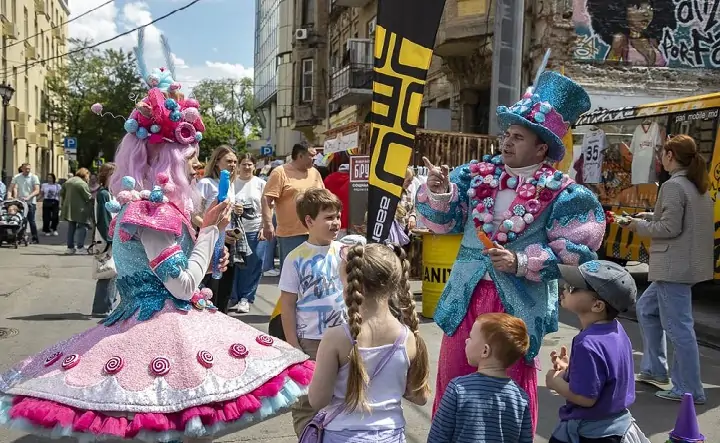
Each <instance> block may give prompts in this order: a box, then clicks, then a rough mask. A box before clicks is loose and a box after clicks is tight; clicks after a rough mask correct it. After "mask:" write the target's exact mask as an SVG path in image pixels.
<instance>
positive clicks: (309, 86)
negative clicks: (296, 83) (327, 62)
mask: <svg viewBox="0 0 720 443" xmlns="http://www.w3.org/2000/svg"><path fill="white" fill-rule="evenodd" d="M313 64H314V63H313V59H311V58H306V59H303V61H302V77H301V79H300V101H302V102H303V103H307V102H311V101H312V99H313Z"/></svg>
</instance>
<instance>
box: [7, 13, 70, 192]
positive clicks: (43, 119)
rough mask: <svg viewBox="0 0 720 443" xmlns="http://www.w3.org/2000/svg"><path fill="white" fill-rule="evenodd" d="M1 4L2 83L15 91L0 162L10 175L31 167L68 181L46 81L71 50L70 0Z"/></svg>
mask: <svg viewBox="0 0 720 443" xmlns="http://www.w3.org/2000/svg"><path fill="white" fill-rule="evenodd" d="M0 1H1V3H0V13H1V14H2V17H0V19H1V20H2V82H3V83H5V84H9V85H11V86H12V87H13V88H14V89H15V93H14V94H13V96H12V99H11V100H10V103H9V105H8V106H7V115H6V116H5V117H6V121H7V125H6V126H5V127H4V128H2V130H3V131H7V135H8V137H6V138H7V144H6V145H5V146H3V153H2V155H0V157H1V158H0V161H1V162H3V168H5V164H4V162H7V168H6V169H7V172H8V174H9V175H10V176H12V175H13V174H14V173H17V169H18V167H19V166H20V165H22V164H23V163H29V164H30V165H31V167H32V168H33V171H34V172H35V173H36V174H38V175H39V176H41V177H42V178H44V177H45V176H46V175H47V174H48V173H50V172H53V173H54V174H55V175H56V176H57V177H58V178H62V177H65V176H66V175H67V173H68V161H67V159H66V156H65V153H64V150H63V132H62V130H61V129H62V128H60V125H59V124H57V123H55V122H54V121H53V119H52V116H50V115H48V112H47V103H48V102H49V101H51V100H52V99H53V98H52V97H50V96H49V93H48V88H47V85H46V78H47V77H48V76H50V75H52V74H53V72H55V71H56V70H57V69H58V68H60V67H61V66H62V64H63V55H64V54H65V52H66V51H67V35H68V30H67V20H68V16H69V15H70V10H69V9H68V3H67V0H0ZM0 126H2V125H0ZM3 135H4V134H3ZM4 139H5V138H0V140H4Z"/></svg>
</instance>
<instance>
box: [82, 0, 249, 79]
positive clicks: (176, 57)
mask: <svg viewBox="0 0 720 443" xmlns="http://www.w3.org/2000/svg"><path fill="white" fill-rule="evenodd" d="M104 2H105V0H73V1H72V2H71V3H70V6H71V9H70V12H71V14H70V15H71V18H72V17H74V16H77V15H80V14H82V13H84V12H86V11H89V10H90V9H93V8H96V7H98V6H99V5H101V4H103V3H104ZM188 12H190V11H189V10H188V11H183V12H179V13H178V17H179V16H180V14H184V13H188ZM190 13H191V12H190ZM173 19H176V18H175V17H174V16H172V18H170V17H169V18H168V19H167V20H168V22H170V21H171V20H173ZM152 20H153V17H152V14H151V12H150V8H149V6H148V4H147V3H145V2H144V1H141V0H135V1H132V2H130V3H126V4H125V5H124V6H123V7H122V9H119V8H118V7H117V6H116V5H115V3H110V4H108V5H106V6H103V7H102V8H100V9H98V10H97V11H94V12H91V13H90V14H88V15H86V16H84V17H82V18H79V19H77V20H75V21H73V22H71V23H70V24H69V27H70V37H73V38H79V39H90V40H93V41H95V42H99V41H102V40H106V39H109V38H112V37H115V36H116V35H118V34H120V33H122V32H126V31H128V30H130V29H133V28H136V27H138V26H140V25H144V24H146V23H149V22H150V21H152ZM163 23H164V22H163V21H161V22H158V23H157V25H158V26H155V25H150V26H147V27H146V28H145V62H146V64H147V67H148V69H154V68H158V67H161V66H165V65H167V62H166V61H165V59H164V57H163V51H162V46H161V44H160V35H161V33H162V26H163ZM136 44H137V33H136V32H133V33H131V34H128V35H126V36H123V37H120V38H118V39H117V40H114V41H112V42H109V43H107V44H106V45H105V46H104V47H109V48H122V49H124V50H126V51H128V50H132V48H133V47H135V45H136ZM170 45H171V46H172V41H170ZM211 50H212V52H217V49H216V48H211ZM182 56H183V54H182V53H181V54H175V53H173V54H172V58H173V62H174V64H175V68H176V75H177V77H178V78H176V80H177V81H179V82H180V83H182V84H183V91H184V92H186V93H187V92H189V91H188V89H191V88H192V86H193V85H194V84H196V83H197V82H198V81H200V80H202V79H205V78H211V79H219V78H227V77H232V78H242V77H252V75H253V70H252V67H244V66H242V65H240V64H233V63H228V62H220V61H211V60H206V61H205V62H204V63H203V64H196V65H188V63H187V62H186V61H185V60H184V59H183V58H182ZM185 56H186V55H185Z"/></svg>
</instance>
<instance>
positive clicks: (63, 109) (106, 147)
mask: <svg viewBox="0 0 720 443" xmlns="http://www.w3.org/2000/svg"><path fill="white" fill-rule="evenodd" d="M90 43H91V42H89V41H83V40H77V39H71V40H70V47H71V49H78V48H87V47H88V46H89V45H90ZM47 84H48V89H49V96H50V99H49V101H48V103H47V109H48V111H49V112H50V113H51V114H52V115H54V117H55V119H56V121H57V122H58V123H59V124H60V125H63V126H64V129H65V131H66V134H67V136H68V137H76V138H77V140H78V154H77V155H78V165H79V166H85V167H90V166H92V164H93V159H95V158H96V157H97V156H98V154H99V153H100V152H102V153H103V156H104V157H105V159H106V160H107V161H111V160H112V158H113V156H114V154H115V148H116V147H117V145H118V143H119V142H120V139H122V137H123V136H124V135H125V130H124V129H123V123H124V121H123V120H122V119H121V118H112V117H111V116H109V115H106V116H105V117H102V118H101V117H99V116H97V115H95V114H93V113H92V112H91V111H90V106H92V105H93V104H94V103H100V104H102V105H103V108H104V109H103V112H110V113H112V114H114V115H122V116H127V114H129V113H130V111H131V110H132V107H133V104H134V102H135V101H136V100H137V98H138V97H139V96H141V94H143V93H144V92H145V90H144V88H143V87H142V83H141V80H140V77H139V75H138V73H137V71H136V70H135V58H134V56H133V54H132V53H130V52H125V51H122V50H114V49H106V50H104V51H101V50H99V49H86V50H83V51H80V52H75V53H72V52H71V53H70V55H69V56H68V57H67V58H66V64H65V65H64V66H63V67H61V68H59V69H58V70H57V71H56V72H54V73H53V74H52V75H50V76H49V78H48V80H47Z"/></svg>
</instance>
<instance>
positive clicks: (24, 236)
mask: <svg viewBox="0 0 720 443" xmlns="http://www.w3.org/2000/svg"><path fill="white" fill-rule="evenodd" d="M10 206H17V207H18V209H19V210H18V215H19V216H20V218H21V220H20V222H19V223H12V224H11V223H8V222H6V221H5V216H6V215H7V213H8V208H9V207H10ZM27 217H28V205H27V203H25V202H24V201H22V200H6V201H4V202H3V203H2V207H0V245H2V244H3V243H7V244H9V245H12V246H13V247H14V248H15V249H17V247H18V245H19V244H20V243H24V244H25V246H27V245H28V243H30V242H29V239H28V233H27V223H28V221H27Z"/></svg>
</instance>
